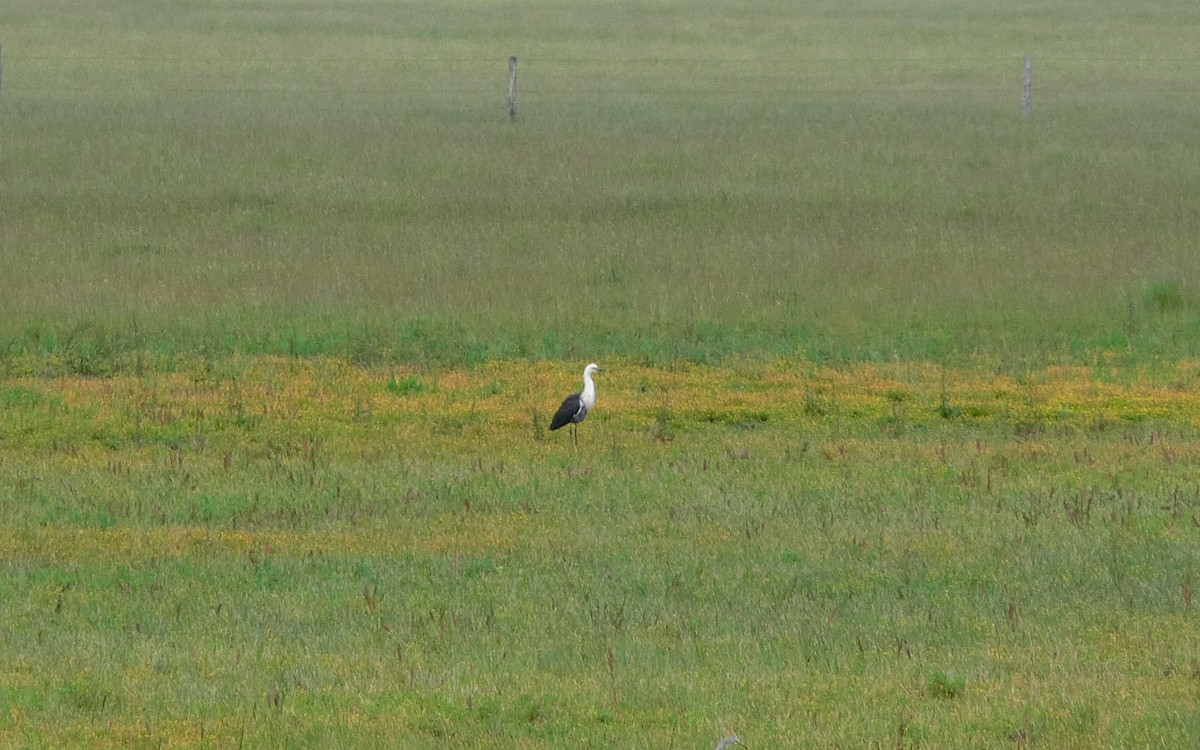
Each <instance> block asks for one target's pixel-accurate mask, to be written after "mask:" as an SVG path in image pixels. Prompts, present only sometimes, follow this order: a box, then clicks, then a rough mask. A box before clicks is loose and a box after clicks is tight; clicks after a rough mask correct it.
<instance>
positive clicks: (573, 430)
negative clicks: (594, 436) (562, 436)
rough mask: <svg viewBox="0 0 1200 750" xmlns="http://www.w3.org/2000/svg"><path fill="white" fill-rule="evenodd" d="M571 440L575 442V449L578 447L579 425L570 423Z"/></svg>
mask: <svg viewBox="0 0 1200 750" xmlns="http://www.w3.org/2000/svg"><path fill="white" fill-rule="evenodd" d="M571 439H572V440H574V441H575V447H576V448H578V447H579V425H577V424H575V423H574V422H572V423H571Z"/></svg>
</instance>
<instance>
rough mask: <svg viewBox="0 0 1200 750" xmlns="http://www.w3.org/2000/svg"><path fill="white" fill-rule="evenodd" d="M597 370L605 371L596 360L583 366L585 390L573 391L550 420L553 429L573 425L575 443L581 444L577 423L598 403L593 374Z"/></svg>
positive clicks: (572, 435) (572, 433)
mask: <svg viewBox="0 0 1200 750" xmlns="http://www.w3.org/2000/svg"><path fill="white" fill-rule="evenodd" d="M597 372H603V370H601V369H600V366H599V365H597V364H596V363H595V362H593V363H592V364H590V365H588V366H587V367H585V368H583V390H582V391H580V392H579V393H572V394H571V395H570V396H567V397H566V398H565V399H563V402H562V406H560V407H558V411H557V412H555V413H554V419H551V420H550V429H551V430H557V429H558V428H559V427H563V426H565V425H568V424H569V425H571V437H573V438H574V439H575V445H579V434H578V433H577V432H576V429H575V425H577V424H579V423H580V422H582V421H583V418H584V417H586V416H587V414H588V412H589V411H591V409H592V407H593V406H595V405H596V384H595V383H594V382H593V381H592V375H594V374H595V373H597Z"/></svg>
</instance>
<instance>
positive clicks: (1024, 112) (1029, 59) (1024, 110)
mask: <svg viewBox="0 0 1200 750" xmlns="http://www.w3.org/2000/svg"><path fill="white" fill-rule="evenodd" d="M1032 105H1033V56H1032V55H1030V54H1029V53H1028V52H1026V53H1025V86H1024V87H1023V88H1022V89H1021V116H1022V117H1029V110H1030V108H1031V107H1032Z"/></svg>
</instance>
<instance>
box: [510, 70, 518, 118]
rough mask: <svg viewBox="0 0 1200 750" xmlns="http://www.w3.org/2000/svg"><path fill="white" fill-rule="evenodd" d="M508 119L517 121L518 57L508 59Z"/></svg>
mask: <svg viewBox="0 0 1200 750" xmlns="http://www.w3.org/2000/svg"><path fill="white" fill-rule="evenodd" d="M508 119H509V121H511V122H516V121H517V56H516V55H510V56H509V58H508Z"/></svg>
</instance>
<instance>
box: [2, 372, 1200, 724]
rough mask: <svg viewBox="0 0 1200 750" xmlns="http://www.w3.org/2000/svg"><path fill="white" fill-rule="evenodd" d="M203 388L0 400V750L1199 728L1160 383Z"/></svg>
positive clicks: (879, 380) (1187, 545) (791, 379)
mask: <svg viewBox="0 0 1200 750" xmlns="http://www.w3.org/2000/svg"><path fill="white" fill-rule="evenodd" d="M222 367H223V368H224V369H221V368H218V369H216V370H214V371H206V370H205V369H203V368H201V367H198V368H197V369H196V370H193V371H190V372H188V373H186V374H185V373H175V374H170V375H165V374H161V373H155V374H150V375H146V376H141V377H137V376H128V377H115V378H104V379H98V378H63V379H55V380H48V379H42V378H34V377H29V378H13V379H10V380H8V381H7V382H6V385H5V390H4V391H3V392H0V430H2V433H0V434H3V435H5V439H4V440H3V441H0V453H2V454H3V460H2V461H0V519H2V520H3V523H2V524H0V568H2V570H3V575H2V576H0V604H2V605H3V610H4V612H5V617H4V618H3V622H2V623H0V635H3V638H4V644H5V648H4V652H3V657H2V658H0V699H2V700H3V705H4V706H5V710H4V711H3V712H0V744H2V745H4V746H13V747H22V746H46V745H50V746H54V747H89V748H95V747H114V748H115V747H123V746H129V745H133V746H158V745H162V746H193V747H235V746H238V745H239V744H240V745H242V746H243V747H309V746H312V745H314V744H317V745H321V746H333V747H346V748H357V747H379V746H384V745H388V746H393V745H397V744H399V745H401V746H416V745H418V744H437V745H439V746H445V747H497V748H499V747H510V746H512V745H521V746H525V747H535V748H553V747H567V746H571V747H612V746H623V747H645V748H650V747H672V746H673V747H707V746H709V745H714V744H715V743H716V740H717V739H719V738H720V737H721V736H724V735H725V734H726V733H728V732H730V731H736V732H737V733H738V734H739V735H740V736H741V737H742V738H743V739H745V740H746V742H747V744H749V743H750V742H753V743H754V745H755V746H757V745H765V746H783V745H786V746H801V745H815V746H838V745H846V746H859V747H870V746H883V747H895V746H902V747H911V746H918V745H919V746H921V747H927V748H958V747H962V746H964V745H970V746H972V747H985V748H1011V747H1014V746H1017V747H1026V746H1052V747H1093V748H1119V747H1129V746H1131V745H1137V746H1143V745H1145V746H1172V747H1187V746H1191V745H1194V744H1195V742H1196V739H1197V737H1200V726H1197V723H1196V716H1195V711H1194V703H1195V700H1194V699H1195V690H1196V682H1197V679H1198V667H1197V663H1196V646H1197V643H1198V642H1200V623H1198V620H1197V613H1196V609H1195V606H1194V604H1193V602H1192V600H1191V591H1192V589H1193V588H1194V587H1195V585H1196V581H1197V573H1198V571H1197V561H1196V559H1195V555H1194V549H1195V544H1194V534H1195V524H1196V517H1197V514H1198V513H1200V500H1198V499H1197V496H1196V489H1195V482H1194V477H1195V456H1196V455H1197V449H1198V447H1200V436H1198V435H1197V431H1196V424H1197V417H1198V415H1200V402H1198V401H1197V399H1195V398H1192V397H1181V398H1174V399H1172V398H1171V397H1170V396H1171V393H1172V390H1171V389H1172V386H1173V384H1172V383H1171V382H1161V381H1158V380H1155V379H1148V378H1143V379H1140V380H1138V381H1136V382H1131V383H1113V382H1108V381H1106V380H1105V378H1104V377H1103V376H1102V375H1101V376H1098V375H1097V374H1096V373H1094V372H1090V371H1086V370H1077V371H1065V370H1062V369H1049V370H1044V371H1040V372H1036V373H1031V374H1030V375H1029V376H1028V377H1027V379H1026V380H1025V381H1023V382H1015V381H1012V380H1009V379H1005V378H979V377H977V376H975V375H972V374H970V373H964V372H961V371H950V372H941V373H939V371H938V369H937V368H913V367H909V366H903V365H890V366H887V367H877V366H864V367H859V368H837V369H814V370H812V371H811V372H808V373H796V372H794V371H793V370H791V369H778V368H774V369H772V368H768V369H739V370H723V369H714V368H701V367H680V368H678V369H677V370H675V371H673V372H669V371H667V370H665V369H663V368H639V367H635V366H632V365H629V364H623V365H620V366H617V367H612V368H609V370H608V371H607V372H606V380H605V382H604V384H603V387H602V391H601V402H600V404H599V405H598V407H597V410H596V412H595V413H593V414H592V415H591V416H589V418H588V421H587V422H585V423H584V424H583V425H582V426H581V435H580V443H581V446H580V448H579V449H574V448H572V447H571V446H570V441H569V440H566V439H563V436H561V435H556V436H547V435H544V434H543V435H541V438H540V439H539V438H538V437H537V436H536V434H533V433H531V431H530V428H529V423H528V413H529V411H528V409H529V407H530V405H531V404H532V405H537V404H538V403H540V402H541V401H542V400H544V397H545V394H546V392H548V391H549V392H552V393H556V391H554V390H553V388H552V386H553V385H554V383H555V382H557V380H558V377H559V375H560V374H561V375H562V376H564V377H565V376H566V375H568V373H565V372H564V373H557V372H547V368H546V366H545V365H541V364H525V365H521V364H516V365H513V366H512V367H500V366H495V365H493V366H491V367H485V368H480V370H479V371H477V372H474V373H464V372H462V371H458V370H454V371H438V372H434V373H431V374H429V375H427V377H426V378H424V379H422V380H420V381H419V387H417V386H403V387H402V386H400V385H399V384H400V383H413V382H416V381H415V380H414V379H410V378H409V377H400V378H392V380H391V381H389V378H388V377H387V373H389V372H390V371H392V368H378V369H374V370H366V371H364V370H360V369H358V368H353V367H348V366H346V365H345V364H344V363H339V362H335V361H326V360H311V361H309V360H305V361H296V360H294V359H288V358H277V359H269V358H256V359H243V360H240V361H232V360H231V361H226V362H224V363H222ZM1179 374H1180V376H1181V377H1186V376H1188V375H1190V374H1192V373H1190V371H1181V372H1180V373H1179ZM802 381H803V382H805V383H806V384H807V387H808V388H809V389H810V390H811V392H812V400H813V401H815V402H816V404H817V406H815V407H813V408H807V406H806V404H805V403H804V402H803V401H802V400H801V399H799V398H780V397H779V395H780V394H781V393H782V394H794V393H795V391H796V390H797V389H798V388H799V386H800V384H801V382H802ZM391 382H394V383H397V385H395V386H392V385H391V384H390V383H391ZM939 391H941V392H943V393H945V394H946V395H945V396H944V400H947V401H949V403H950V404H952V405H956V406H958V407H960V408H961V412H960V413H959V414H957V415H951V416H949V417H947V416H945V415H944V414H943V412H942V411H941V410H939V408H938V399H939V397H938V395H937V394H938V392H939ZM705 394H710V395H709V396H705Z"/></svg>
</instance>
